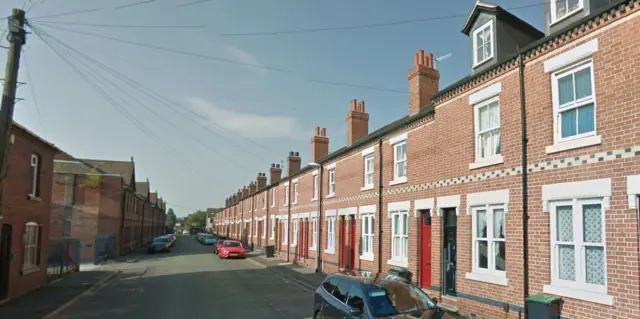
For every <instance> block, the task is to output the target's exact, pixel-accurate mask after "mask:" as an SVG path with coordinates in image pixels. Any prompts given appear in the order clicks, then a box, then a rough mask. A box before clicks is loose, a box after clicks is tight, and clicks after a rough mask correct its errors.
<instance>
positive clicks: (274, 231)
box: [269, 218, 276, 239]
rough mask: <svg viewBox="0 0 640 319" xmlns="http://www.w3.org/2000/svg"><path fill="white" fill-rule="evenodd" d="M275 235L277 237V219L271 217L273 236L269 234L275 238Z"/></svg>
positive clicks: (270, 237) (271, 237)
mask: <svg viewBox="0 0 640 319" xmlns="http://www.w3.org/2000/svg"><path fill="white" fill-rule="evenodd" d="M274 237H276V219H275V218H271V236H269V239H273V238H274Z"/></svg>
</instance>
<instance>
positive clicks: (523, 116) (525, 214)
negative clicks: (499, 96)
mask: <svg viewBox="0 0 640 319" xmlns="http://www.w3.org/2000/svg"><path fill="white" fill-rule="evenodd" d="M518 61H519V64H520V65H519V69H520V70H519V76H520V126H521V130H522V132H521V135H522V142H521V143H522V155H521V157H522V164H521V166H522V243H523V247H524V249H523V251H522V270H523V275H522V279H523V290H524V293H523V299H524V300H523V302H524V314H525V318H526V317H527V301H526V299H527V297H529V205H528V201H529V188H528V181H527V177H528V176H527V172H528V168H527V142H528V138H527V113H526V107H525V103H526V99H525V90H524V89H525V83H524V56H523V52H522V51H521V52H520V53H519V54H518Z"/></svg>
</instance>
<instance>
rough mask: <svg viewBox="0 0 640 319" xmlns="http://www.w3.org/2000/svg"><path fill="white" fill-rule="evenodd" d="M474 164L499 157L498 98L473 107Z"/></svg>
mask: <svg viewBox="0 0 640 319" xmlns="http://www.w3.org/2000/svg"><path fill="white" fill-rule="evenodd" d="M474 113H475V114H474V118H475V131H476V138H475V140H476V162H480V161H483V160H487V159H490V158H492V157H495V156H500V102H499V99H498V97H495V98H492V99H490V100H488V101H485V102H482V103H480V104H478V105H476V106H475V107H474Z"/></svg>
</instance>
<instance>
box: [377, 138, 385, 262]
mask: <svg viewBox="0 0 640 319" xmlns="http://www.w3.org/2000/svg"><path fill="white" fill-rule="evenodd" d="M383 139H384V138H380V139H379V140H378V159H379V162H378V273H382V192H383V190H384V187H383V186H384V185H383V184H382V181H383V178H382V177H383V175H382V162H383V161H382V146H383Z"/></svg>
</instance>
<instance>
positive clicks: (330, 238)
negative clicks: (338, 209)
mask: <svg viewBox="0 0 640 319" xmlns="http://www.w3.org/2000/svg"><path fill="white" fill-rule="evenodd" d="M335 244H336V218H335V217H328V218H327V252H329V253H332V254H333V253H334V251H335Z"/></svg>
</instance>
